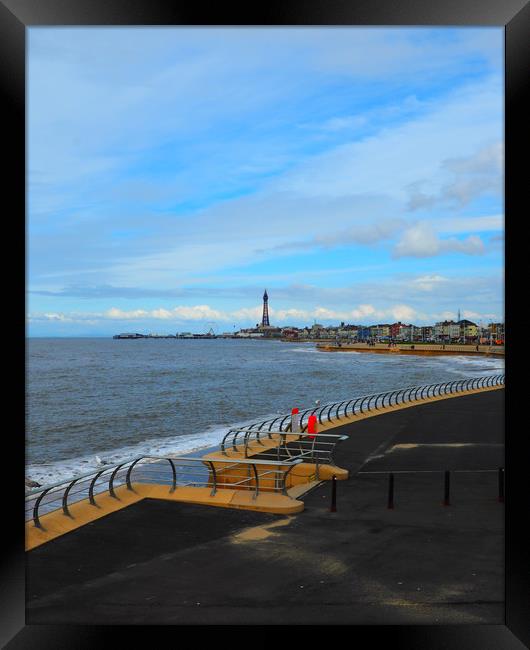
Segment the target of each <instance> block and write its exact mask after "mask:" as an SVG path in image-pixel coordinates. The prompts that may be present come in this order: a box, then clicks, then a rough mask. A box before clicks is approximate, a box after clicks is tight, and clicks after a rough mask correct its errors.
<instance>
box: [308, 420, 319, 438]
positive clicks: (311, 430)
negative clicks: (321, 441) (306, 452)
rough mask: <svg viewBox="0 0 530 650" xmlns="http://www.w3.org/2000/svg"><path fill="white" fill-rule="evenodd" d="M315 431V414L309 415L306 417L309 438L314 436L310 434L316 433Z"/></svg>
mask: <svg viewBox="0 0 530 650" xmlns="http://www.w3.org/2000/svg"><path fill="white" fill-rule="evenodd" d="M316 432H317V416H316V415H310V416H309V417H308V418H307V433H308V434H309V437H310V438H314V437H315V436H314V435H311V434H316Z"/></svg>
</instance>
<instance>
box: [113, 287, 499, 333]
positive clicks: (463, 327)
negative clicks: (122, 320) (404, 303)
mask: <svg viewBox="0 0 530 650" xmlns="http://www.w3.org/2000/svg"><path fill="white" fill-rule="evenodd" d="M458 315H459V316H460V311H459V312H458ZM113 338H115V339H138V338H179V339H203V338H207V339H212V338H236V339H282V340H284V341H343V342H352V343H358V342H360V343H362V342H368V341H370V342H379V343H390V342H395V343H407V342H410V343H470V344H473V345H477V344H490V345H504V339H505V336H504V323H490V324H489V325H488V326H486V327H484V326H481V325H477V324H476V323H473V322H472V321H470V320H468V319H465V318H463V319H461V318H460V317H459V318H458V319H457V320H456V321H453V320H447V319H446V320H444V321H439V322H438V323H435V324H434V325H415V324H413V323H402V322H401V321H398V322H396V323H377V324H373V325H361V324H359V325H355V324H350V323H345V322H344V321H342V322H341V323H340V325H327V326H326V325H322V324H321V323H317V322H316V321H315V322H314V323H313V325H311V326H310V327H309V326H305V327H296V326H294V325H288V326H285V327H277V326H274V325H271V324H270V316H269V295H268V293H267V290H266V289H265V291H264V293H263V307H262V317H261V323H256V326H255V327H250V328H242V329H240V330H239V331H234V332H233V333H231V332H225V333H223V334H220V335H218V334H215V333H214V331H213V329H212V328H210V330H209V331H208V332H207V333H205V334H193V333H191V332H181V333H180V334H178V333H177V334H164V335H161V334H139V333H138V332H135V333H124V334H116V335H115V336H114V337H113Z"/></svg>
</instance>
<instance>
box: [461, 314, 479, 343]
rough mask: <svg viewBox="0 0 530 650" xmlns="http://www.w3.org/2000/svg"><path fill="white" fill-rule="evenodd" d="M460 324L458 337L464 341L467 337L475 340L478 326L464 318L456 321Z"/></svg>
mask: <svg viewBox="0 0 530 650" xmlns="http://www.w3.org/2000/svg"><path fill="white" fill-rule="evenodd" d="M458 325H459V326H460V338H461V339H463V340H464V341H466V340H467V339H471V340H473V341H474V340H475V339H477V337H478V326H477V324H476V323H472V322H471V321H470V320H466V319H465V318H464V319H462V320H459V321H458Z"/></svg>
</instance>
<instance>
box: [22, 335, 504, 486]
mask: <svg viewBox="0 0 530 650" xmlns="http://www.w3.org/2000/svg"><path fill="white" fill-rule="evenodd" d="M26 349H27V358H26V477H27V478H29V479H32V480H35V481H37V482H38V483H40V484H41V485H50V484H54V483H57V482H59V481H62V480H66V479H68V478H70V477H75V476H77V475H80V474H86V473H88V472H90V471H92V470H96V469H98V468H99V466H98V461H97V460H96V456H98V457H99V458H100V459H101V460H102V461H103V462H106V463H111V464H115V463H119V462H121V461H123V460H127V459H130V458H134V457H138V456H143V455H165V454H177V455H184V454H190V453H192V452H196V453H197V454H200V453H201V452H204V450H206V449H211V448H216V447H217V446H218V445H219V443H220V441H221V439H222V437H223V436H224V434H225V433H226V432H227V431H228V429H229V428H230V427H231V426H245V425H248V424H250V423H252V422H257V421H261V420H264V419H267V418H270V417H274V416H277V415H281V414H287V413H290V412H291V409H292V408H293V407H298V408H299V409H300V410H302V409H305V408H312V407H314V406H315V401H316V400H320V402H321V404H322V405H324V404H326V403H331V402H336V401H342V400H346V399H351V398H353V397H357V396H361V395H370V394H372V393H377V392H383V391H386V390H393V389H398V388H405V387H407V386H421V385H426V384H433V383H438V382H445V381H454V380H456V379H465V378H474V377H481V376H485V375H498V374H502V373H503V372H504V359H502V358H499V357H483V356H480V357H474V356H465V355H462V356H440V357H428V356H413V355H385V354H376V353H374V354H370V353H365V352H363V353H359V352H332V353H330V352H321V351H319V350H317V349H316V346H315V344H314V343H285V342H282V341H279V340H270V341H260V340H237V339H202V340H201V339H162V338H160V339H154V338H153V339H134V340H130V339H129V340H127V339H121V340H119V339H112V338H109V339H103V338H71V339H67V338H30V339H28V341H27V347H26Z"/></svg>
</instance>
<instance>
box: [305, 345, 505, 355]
mask: <svg viewBox="0 0 530 650" xmlns="http://www.w3.org/2000/svg"><path fill="white" fill-rule="evenodd" d="M316 348H317V350H319V351H321V352H374V353H376V354H396V355H401V354H415V355H425V356H446V355H447V356H452V355H469V356H488V357H489V356H498V357H504V346H498V349H496V348H495V347H493V346H489V345H471V346H470V345H451V344H440V345H436V344H433V345H431V344H423V343H419V344H418V343H414V344H405V345H399V344H397V345H395V346H394V347H389V345H388V344H386V343H376V344H374V345H368V344H366V343H364V344H363V343H354V344H347V343H346V344H340V343H339V344H337V343H332V344H330V343H320V344H318V343H317V345H316Z"/></svg>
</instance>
